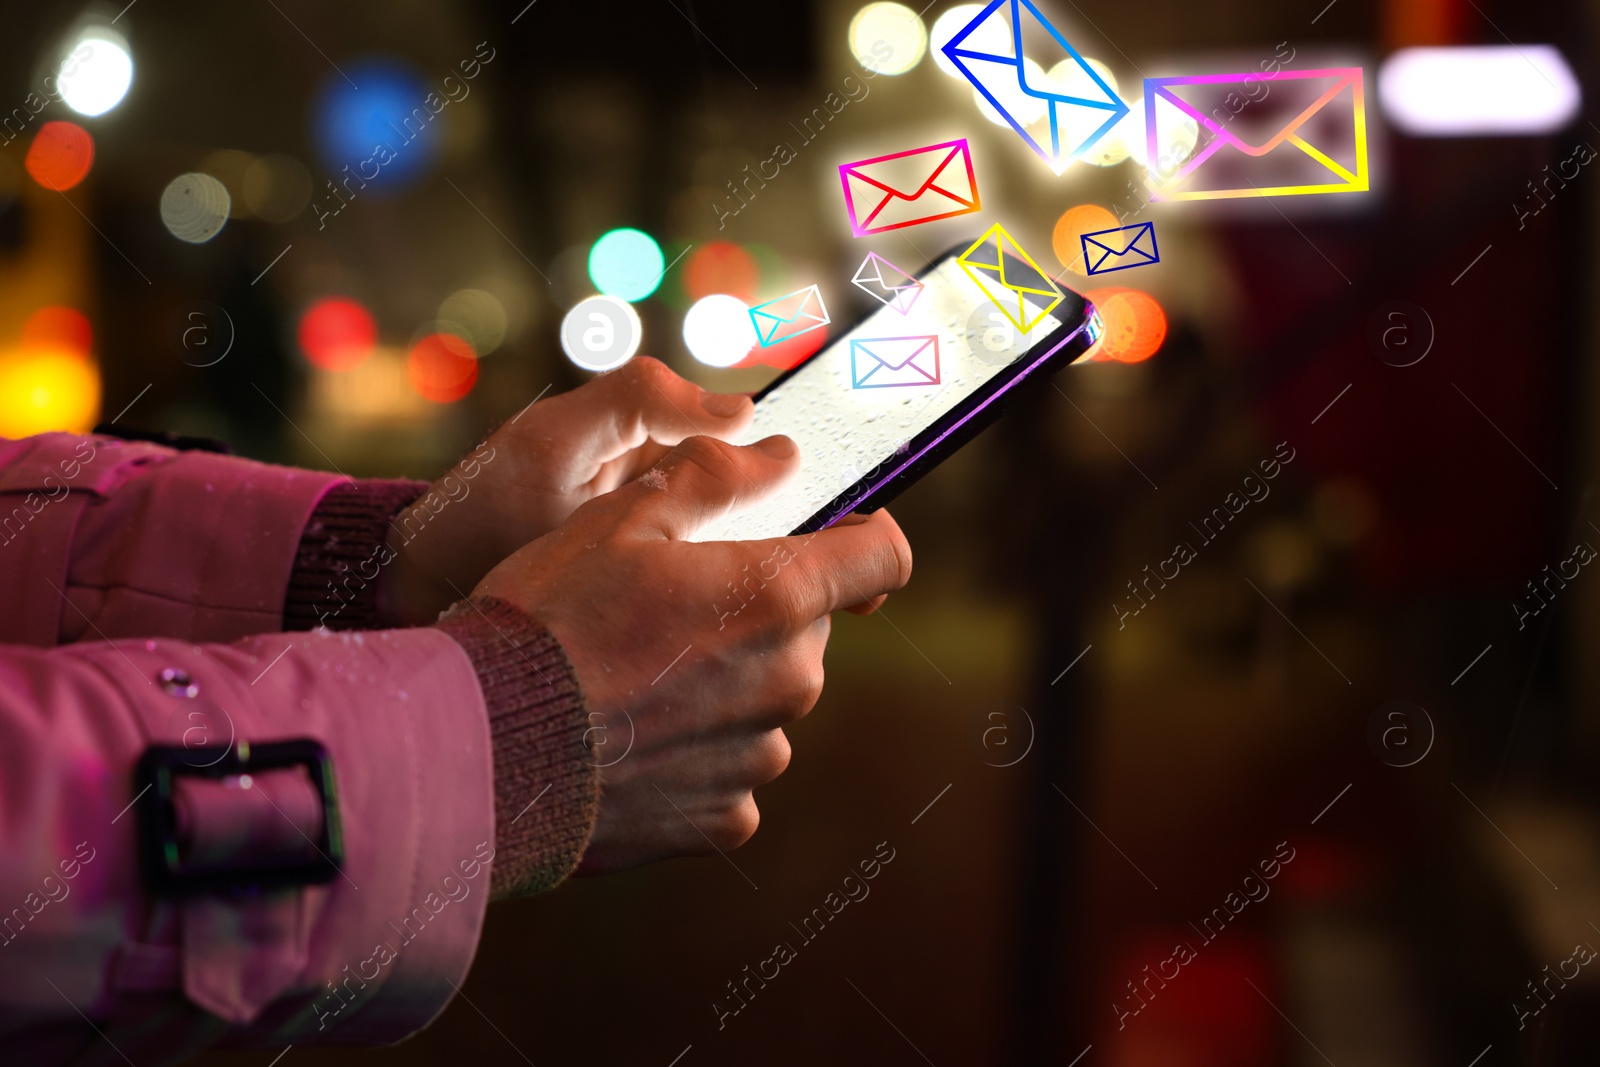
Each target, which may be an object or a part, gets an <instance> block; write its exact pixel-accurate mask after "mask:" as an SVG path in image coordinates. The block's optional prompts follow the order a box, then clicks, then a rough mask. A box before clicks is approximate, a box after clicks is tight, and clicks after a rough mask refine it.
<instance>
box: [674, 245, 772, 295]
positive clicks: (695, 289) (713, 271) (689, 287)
mask: <svg viewBox="0 0 1600 1067" xmlns="http://www.w3.org/2000/svg"><path fill="white" fill-rule="evenodd" d="M760 277H761V272H760V270H759V269H758V268H757V267H756V261H755V259H754V258H752V257H751V255H750V253H749V252H746V251H745V250H744V249H742V248H740V247H739V246H738V245H736V244H734V243H733V242H732V241H712V242H711V243H710V244H708V245H702V246H701V247H700V248H699V249H697V250H696V251H695V252H694V253H693V254H691V255H690V256H689V260H688V262H687V263H685V264H684V265H683V291H684V292H685V293H687V294H689V298H690V299H691V300H699V299H701V298H702V297H707V296H711V295H712V294H714V293H727V294H729V295H730V296H736V297H738V298H739V299H740V300H743V301H745V302H746V303H748V302H749V301H750V300H752V299H754V298H755V295H756V288H757V286H758V284H759V281H760Z"/></svg>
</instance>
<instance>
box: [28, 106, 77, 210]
mask: <svg viewBox="0 0 1600 1067" xmlns="http://www.w3.org/2000/svg"><path fill="white" fill-rule="evenodd" d="M22 165H23V166H24V167H26V168H28V173H29V174H31V175H32V176H33V180H34V181H36V182H38V183H39V184H40V185H42V186H44V187H45V188H46V189H53V190H55V191H56V192H58V193H59V192H65V191H66V190H68V189H71V188H72V187H73V186H74V185H77V184H78V183H79V182H81V181H83V179H85V178H87V177H88V176H89V168H90V167H92V166H94V138H93V137H90V136H89V131H88V130H86V129H84V128H83V127H82V126H79V125H77V124H76V123H72V122H47V123H45V124H44V125H43V126H40V127H39V132H38V133H36V134H34V136H33V143H32V144H30V145H29V146H28V154H27V155H26V156H24V157H23V159H22Z"/></svg>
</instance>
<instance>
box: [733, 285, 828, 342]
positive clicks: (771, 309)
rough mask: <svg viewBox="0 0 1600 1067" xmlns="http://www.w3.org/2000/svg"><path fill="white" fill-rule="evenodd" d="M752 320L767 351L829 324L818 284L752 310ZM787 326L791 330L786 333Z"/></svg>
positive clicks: (759, 305) (757, 334)
mask: <svg viewBox="0 0 1600 1067" xmlns="http://www.w3.org/2000/svg"><path fill="white" fill-rule="evenodd" d="M750 321H751V323H752V324H754V325H755V328H756V337H757V339H759V340H760V341H761V347H762V348H766V347H767V346H768V345H775V344H777V343H779V342H780V341H787V340H788V339H789V338H791V337H799V336H800V335H801V334H803V333H807V332H809V331H811V330H818V329H821V328H822V327H824V326H826V325H828V322H829V319H828V309H827V308H826V307H824V306H823V304H822V290H820V289H818V288H817V287H816V286H815V285H808V286H806V287H805V288H804V289H797V290H795V291H794V292H792V293H789V294H787V295H786V296H780V297H778V298H777V299H776V300H768V301H767V302H766V303H765V304H757V305H756V306H755V307H753V308H751V309H750ZM785 326H788V327H790V328H789V329H788V330H787V331H783V328H784V327H785ZM780 331H783V332H780Z"/></svg>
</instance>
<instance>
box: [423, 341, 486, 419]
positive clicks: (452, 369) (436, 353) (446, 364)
mask: <svg viewBox="0 0 1600 1067" xmlns="http://www.w3.org/2000/svg"><path fill="white" fill-rule="evenodd" d="M407 370H408V371H409V372H410V375H411V388H413V389H415V390H416V391H417V393H418V394H419V395H421V396H422V397H423V398H424V399H426V400H431V401H433V402H434V403H435V404H451V403H454V402H455V401H457V400H460V399H461V398H462V397H464V396H466V395H467V394H468V393H470V392H472V386H473V384H474V383H475V382H477V380H478V357H477V355H476V354H475V353H474V352H473V351H472V346H471V345H469V344H467V342H465V341H463V340H462V339H461V338H459V337H457V336H456V335H455V334H453V333H430V334H428V336H426V337H424V338H423V339H422V340H420V341H418V342H417V343H416V344H414V345H412V346H411V357H410V359H409V361H408V363H407Z"/></svg>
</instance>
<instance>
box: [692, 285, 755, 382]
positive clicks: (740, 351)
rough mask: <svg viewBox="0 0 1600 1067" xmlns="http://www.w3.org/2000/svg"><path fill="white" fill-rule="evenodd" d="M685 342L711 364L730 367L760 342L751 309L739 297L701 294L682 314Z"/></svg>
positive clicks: (700, 357) (693, 353)
mask: <svg viewBox="0 0 1600 1067" xmlns="http://www.w3.org/2000/svg"><path fill="white" fill-rule="evenodd" d="M683 343H684V344H685V345H688V346H689V354H690V355H691V356H693V357H694V358H695V359H698V360H699V361H700V362H701V363H704V364H705V365H706V366H708V367H731V366H733V365H734V364H735V363H738V362H739V361H740V360H742V359H744V358H745V357H746V356H748V355H749V354H750V350H751V349H752V348H754V347H756V345H757V344H758V343H759V339H758V338H757V337H756V328H755V324H754V323H752V322H751V321H750V309H749V308H748V307H746V306H745V303H744V301H743V300H740V299H739V298H738V297H736V296H728V295H726V294H724V293H716V294H713V295H711V296H705V297H701V298H700V299H699V300H696V301H695V302H694V306H692V307H691V308H689V313H688V314H687V315H685V316H684V317H683Z"/></svg>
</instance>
